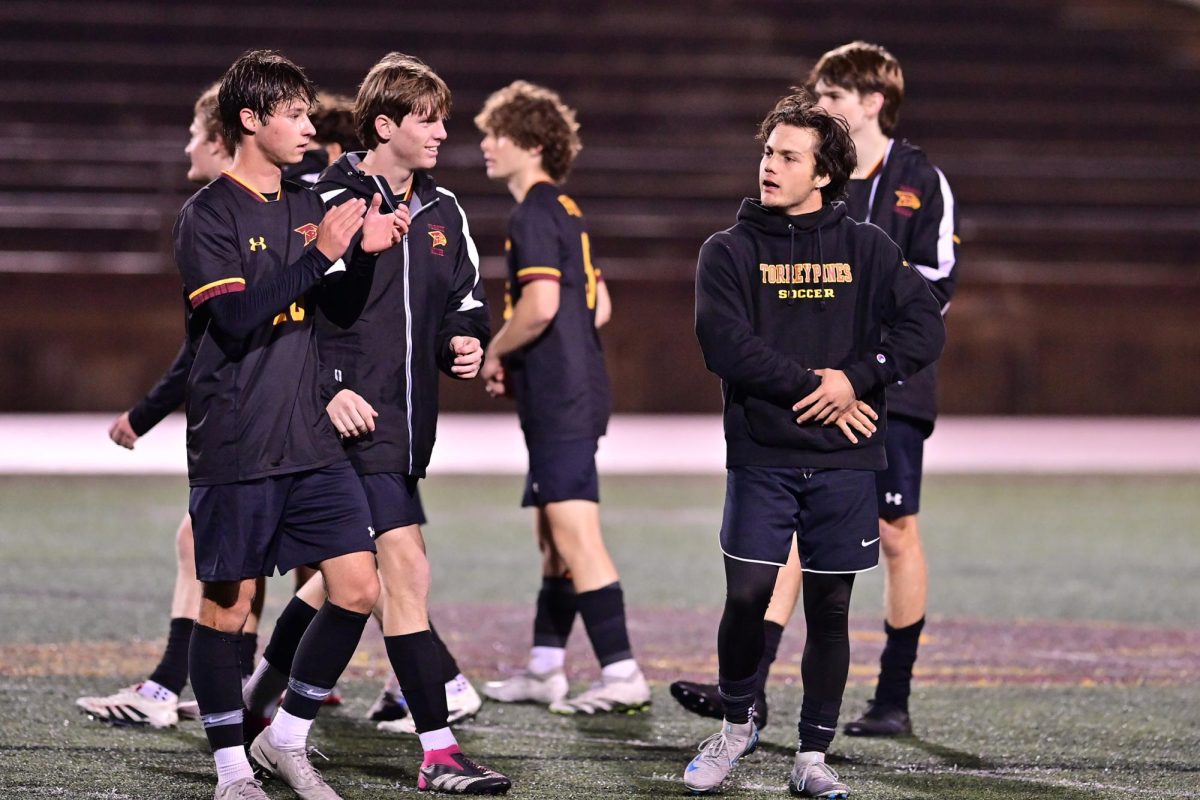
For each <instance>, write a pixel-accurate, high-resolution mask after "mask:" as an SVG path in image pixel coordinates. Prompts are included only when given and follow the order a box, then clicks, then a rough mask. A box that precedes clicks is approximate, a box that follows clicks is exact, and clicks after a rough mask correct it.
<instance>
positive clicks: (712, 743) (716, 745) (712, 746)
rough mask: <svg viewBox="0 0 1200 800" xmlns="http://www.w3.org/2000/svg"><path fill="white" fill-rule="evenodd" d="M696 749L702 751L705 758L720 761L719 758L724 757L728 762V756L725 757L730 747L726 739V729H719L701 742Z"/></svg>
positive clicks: (701, 753)
mask: <svg viewBox="0 0 1200 800" xmlns="http://www.w3.org/2000/svg"><path fill="white" fill-rule="evenodd" d="M696 749H697V750H699V751H700V756H701V758H703V759H706V760H709V761H712V762H714V763H720V761H719V759H724V760H725V761H726V762H728V761H729V759H728V758H725V752H726V751H727V750H728V749H729V745H728V742H727V741H726V739H725V731H717V732H716V733H714V734H713V735H712V736H709V737H708V738H707V739H705V740H704V741H703V742H701V743H700V746H699V747H698V748H696Z"/></svg>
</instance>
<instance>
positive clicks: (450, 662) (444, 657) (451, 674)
mask: <svg viewBox="0 0 1200 800" xmlns="http://www.w3.org/2000/svg"><path fill="white" fill-rule="evenodd" d="M429 635H430V636H432V637H433V646H434V647H436V648H437V651H438V658H439V659H440V660H441V662H442V683H449V682H450V681H452V680H454V679H455V678H457V677H458V673H460V672H462V670H461V669H459V668H458V661H457V660H455V658H454V654H453V653H451V652H450V648H449V647H446V643H445V642H443V641H442V637H441V636H438V632H437V629H436V628H434V627H433V622H432V621H430V623H429Z"/></svg>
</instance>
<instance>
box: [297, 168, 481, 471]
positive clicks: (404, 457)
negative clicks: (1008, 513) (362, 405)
mask: <svg viewBox="0 0 1200 800" xmlns="http://www.w3.org/2000/svg"><path fill="white" fill-rule="evenodd" d="M363 155H364V154H363V153H348V154H346V155H345V156H343V157H342V158H340V159H339V160H338V161H337V162H336V163H334V164H332V165H331V166H330V167H329V168H328V169H326V170H325V172H324V173H323V174H322V175H321V180H320V181H319V182H318V183H317V187H316V188H317V191H318V192H319V193H320V195H321V198H322V199H323V200H324V201H325V204H326V207H333V206H336V205H339V204H341V203H344V202H346V201H347V200H351V199H353V198H356V197H361V198H363V199H365V200H367V201H368V202H369V201H370V199H371V196H372V195H373V194H376V193H379V194H381V195H383V207H384V209H385V210H387V209H395V208H396V207H397V204H398V203H401V202H407V203H408V205H409V210H410V212H411V214H412V222H411V226H410V228H409V231H408V234H407V235H405V237H404V241H403V243H402V244H400V245H397V246H395V247H392V248H391V249H390V250H386V251H384V252H383V253H382V254H380V256H379V257H378V259H376V261H375V264H374V267H373V269H368V270H360V271H357V272H355V273H354V274H349V275H346V276H345V278H343V279H342V280H341V281H340V282H339V283H338V284H337V286H336V287H334V288H333V289H332V290H330V291H328V292H326V293H324V295H323V296H322V298H321V300H320V304H319V307H320V310H321V313H320V315H319V316H318V320H317V326H318V327H317V341H318V345H319V347H320V353H321V367H322V369H323V370H324V371H325V373H326V375H325V379H326V380H327V381H328V380H329V379H332V381H333V383H334V384H335V387H334V390H335V391H336V390H337V389H340V388H348V389H352V390H353V391H355V392H357V393H358V394H360V395H362V397H363V398H364V399H365V400H366V401H367V402H368V403H370V404H371V405H372V406H373V407H374V408H375V410H376V411H377V412H378V413H379V417H378V418H377V419H376V420H375V425H376V427H375V431H374V432H372V433H369V434H367V435H366V436H361V437H358V438H355V439H352V440H349V441H348V442H346V449H347V452H348V453H349V455H350V460H351V462H352V463H353V464H354V467H355V469H356V470H357V471H358V473H359V474H360V475H365V474H370V473H379V472H397V473H404V474H407V475H412V476H415V477H423V476H424V475H425V468H426V467H427V466H428V464H429V457H430V454H431V453H432V452H433V442H434V439H435V437H436V433H437V414H438V379H439V378H438V370H439V369H440V370H441V371H442V372H445V373H446V374H447V375H452V373H451V372H450V369H451V367H452V366H453V363H454V354H453V353H452V352H451V351H450V340H451V338H453V337H455V336H473V337H475V338H477V339H479V340H480V342H481V343H482V344H484V345H485V346H486V345H487V343H488V341H489V340H490V338H491V328H490V324H489V316H488V307H487V299H486V297H485V296H484V292H483V284H482V282H481V281H480V279H479V252H478V250H476V248H475V242H474V241H473V240H472V239H471V229H470V225H469V224H468V222H467V216H466V213H465V212H464V211H463V209H462V206H460V205H459V203H458V199H457V198H456V197H455V196H454V194H453V193H452V192H450V191H449V190H447V189H444V188H442V187H440V186H438V185H437V184H435V183H434V181H433V178H432V177H431V176H429V175H427V174H425V173H423V172H418V173H416V174H415V175H414V177H413V186H412V190H411V191H410V193H409V196H408V197H407V198H397V197H394V196H393V195H392V193H391V191H390V190H389V188H388V185H387V182H386V181H384V180H382V179H380V178H378V177H377V176H371V175H367V174H365V173H363V172H362V170H361V169H360V168H359V164H360V162H361V159H362V156H363Z"/></svg>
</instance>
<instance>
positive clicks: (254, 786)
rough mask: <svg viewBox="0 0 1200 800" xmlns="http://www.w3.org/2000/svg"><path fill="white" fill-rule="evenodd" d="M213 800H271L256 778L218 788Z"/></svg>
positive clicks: (244, 779)
mask: <svg viewBox="0 0 1200 800" xmlns="http://www.w3.org/2000/svg"><path fill="white" fill-rule="evenodd" d="M213 800H271V798H270V797H269V796H268V795H267V793H266V792H264V791H263V788H262V784H261V783H259V782H258V781H256V780H254V778H242V779H241V780H240V781H234V782H233V783H227V784H225V785H224V786H218V787H217V792H216V794H214V795H213Z"/></svg>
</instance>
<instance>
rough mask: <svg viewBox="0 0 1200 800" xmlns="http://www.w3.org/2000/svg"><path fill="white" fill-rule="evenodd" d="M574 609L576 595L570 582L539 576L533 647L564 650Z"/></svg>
mask: <svg viewBox="0 0 1200 800" xmlns="http://www.w3.org/2000/svg"><path fill="white" fill-rule="evenodd" d="M577 610H578V596H577V595H576V594H575V584H574V583H572V582H571V579H570V578H556V577H551V576H543V577H542V588H541V589H540V590H538V596H537V614H536V615H535V616H534V618H533V646H534V647H566V646H567V638H568V637H569V636H570V635H571V626H573V625H574V624H575V613H576V611H577Z"/></svg>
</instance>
